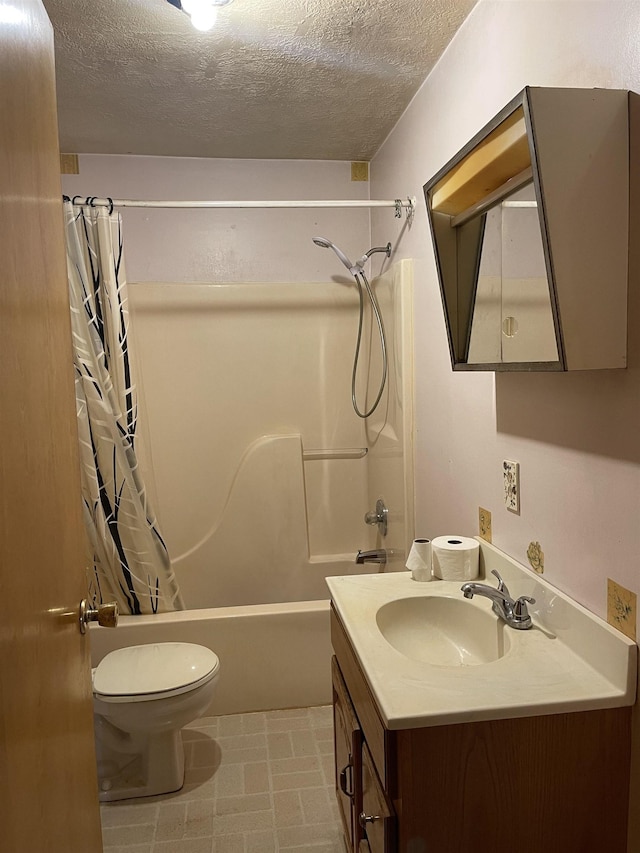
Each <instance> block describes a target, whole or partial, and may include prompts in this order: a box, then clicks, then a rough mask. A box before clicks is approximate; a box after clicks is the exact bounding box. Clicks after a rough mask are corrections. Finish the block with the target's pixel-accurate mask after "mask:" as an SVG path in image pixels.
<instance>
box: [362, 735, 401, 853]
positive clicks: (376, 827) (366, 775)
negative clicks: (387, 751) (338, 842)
mask: <svg viewBox="0 0 640 853" xmlns="http://www.w3.org/2000/svg"><path fill="white" fill-rule="evenodd" d="M358 824H359V826H360V828H361V831H362V832H363V833H364V839H363V840H362V843H361V844H360V853H369V851H371V853H391V851H392V850H393V849H394V847H393V845H394V831H395V820H394V813H393V810H392V808H391V807H390V806H389V804H388V802H387V798H386V796H385V794H384V791H383V790H382V786H381V784H380V781H379V779H378V774H377V773H376V770H375V765H374V763H373V758H372V757H371V753H370V752H369V750H368V749H367V745H366V744H363V745H362V810H361V811H360V812H359V814H358Z"/></svg>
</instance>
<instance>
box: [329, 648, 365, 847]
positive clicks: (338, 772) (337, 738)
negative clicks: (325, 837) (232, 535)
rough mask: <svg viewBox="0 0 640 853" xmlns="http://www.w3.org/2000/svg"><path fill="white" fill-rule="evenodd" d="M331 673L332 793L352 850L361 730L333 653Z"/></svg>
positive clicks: (357, 834)
mask: <svg viewBox="0 0 640 853" xmlns="http://www.w3.org/2000/svg"><path fill="white" fill-rule="evenodd" d="M332 674H333V729H334V744H335V785H336V797H337V799H338V807H339V809H340V816H341V818H342V824H343V827H344V832H345V837H346V839H347V846H348V848H349V849H350V850H352V851H354V853H356V852H357V850H358V846H359V844H360V839H361V838H362V830H361V828H360V824H359V823H358V820H357V817H358V815H359V814H360V812H361V810H362V760H361V756H362V730H361V729H360V724H359V723H358V718H357V717H356V714H355V711H354V710H353V705H352V704H351V700H350V699H349V694H348V692H347V688H346V685H345V683H344V680H343V678H342V674H341V672H340V669H339V667H338V664H337V662H336V659H335V657H334V658H333V660H332Z"/></svg>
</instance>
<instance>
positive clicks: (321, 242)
mask: <svg viewBox="0 0 640 853" xmlns="http://www.w3.org/2000/svg"><path fill="white" fill-rule="evenodd" d="M312 239H313V242H314V243H315V244H316V246H320V248H321V249H333V251H334V252H335V253H336V255H337V256H338V257H339V258H340V260H341V261H342V263H343V264H344V265H345V267H346V268H347V269H348V270H349V272H350V273H352V274H355V273H356V272H359V269H358V268H357V267H355V266H354V265H353V264H352V263H351V261H350V260H349V258H348V257H347V256H346V255H345V253H344V252H343V251H341V250H340V249H339V248H338V247H337V246H336V244H335V243H332V242H331V240H327V238H326V237H313V238H312Z"/></svg>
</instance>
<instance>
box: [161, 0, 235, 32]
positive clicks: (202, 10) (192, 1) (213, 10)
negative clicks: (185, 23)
mask: <svg viewBox="0 0 640 853" xmlns="http://www.w3.org/2000/svg"><path fill="white" fill-rule="evenodd" d="M167 2H168V3H171V5H172V6H175V7H176V9H182V11H183V12H186V13H187V15H189V17H190V18H191V23H192V24H193V26H194V27H195V28H196V30H200V31H201V32H206V31H207V30H210V29H212V28H213V25H214V24H215V22H216V18H217V17H218V9H220V8H221V7H222V6H228V5H229V3H231V2H232V0H167Z"/></svg>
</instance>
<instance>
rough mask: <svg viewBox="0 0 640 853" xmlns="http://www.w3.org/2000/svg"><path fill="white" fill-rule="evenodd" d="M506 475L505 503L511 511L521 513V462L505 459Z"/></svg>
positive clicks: (504, 468) (503, 470)
mask: <svg viewBox="0 0 640 853" xmlns="http://www.w3.org/2000/svg"><path fill="white" fill-rule="evenodd" d="M502 472H503V476H504V503H505V506H506V507H507V509H508V510H509V512H515V513H517V514H518V515H519V514H520V463H519V462H510V461H509V460H508V459H505V460H504V462H503V463H502Z"/></svg>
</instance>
